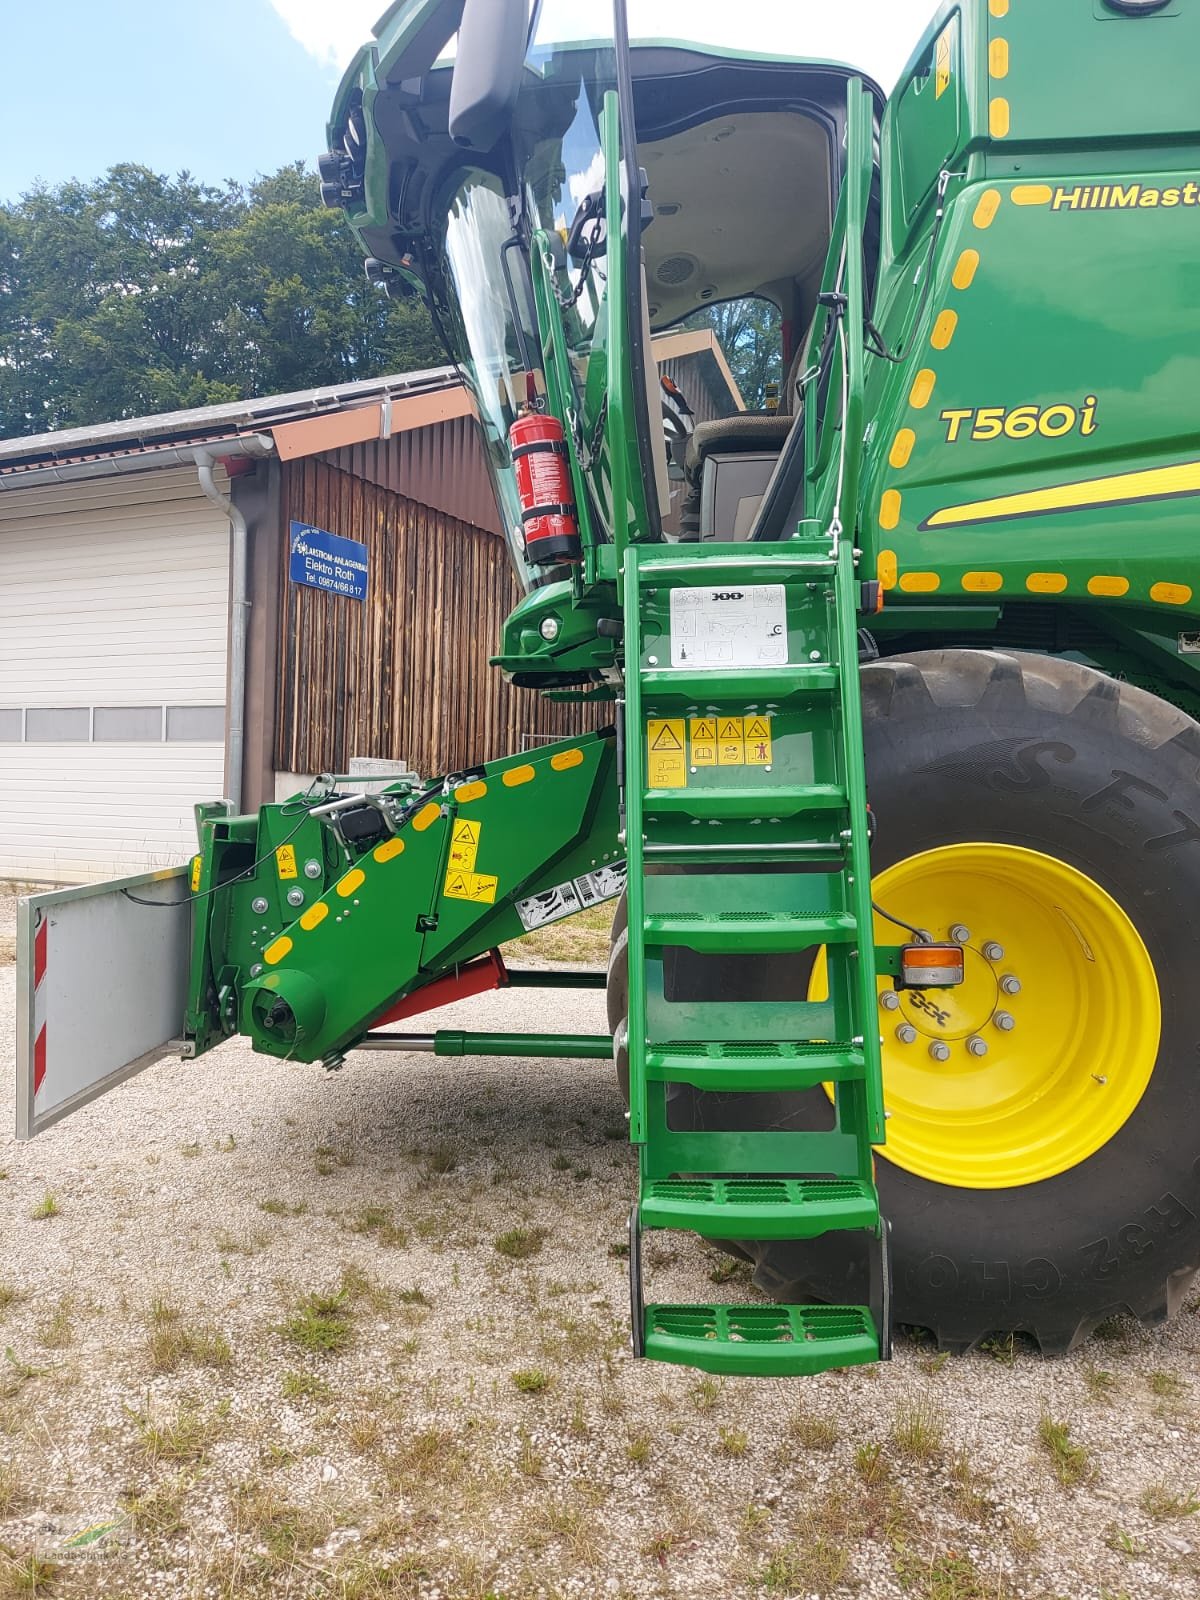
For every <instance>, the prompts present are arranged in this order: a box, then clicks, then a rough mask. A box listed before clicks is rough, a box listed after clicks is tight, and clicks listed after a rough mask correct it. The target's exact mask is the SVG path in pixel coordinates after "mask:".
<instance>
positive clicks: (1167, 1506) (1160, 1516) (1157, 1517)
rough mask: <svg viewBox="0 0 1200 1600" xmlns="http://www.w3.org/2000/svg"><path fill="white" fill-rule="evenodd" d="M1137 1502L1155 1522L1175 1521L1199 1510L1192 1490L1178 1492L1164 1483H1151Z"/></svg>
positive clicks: (1190, 1515)
mask: <svg viewBox="0 0 1200 1600" xmlns="http://www.w3.org/2000/svg"><path fill="white" fill-rule="evenodd" d="M1138 1504H1139V1505H1140V1506H1141V1508H1142V1510H1143V1511H1144V1512H1145V1513H1146V1515H1147V1516H1148V1517H1150V1518H1152V1519H1153V1520H1154V1521H1155V1522H1176V1521H1178V1520H1179V1519H1180V1518H1181V1517H1194V1516H1195V1515H1196V1513H1197V1511H1200V1500H1198V1499H1197V1498H1196V1495H1195V1492H1194V1491H1192V1490H1187V1491H1185V1492H1184V1493H1183V1494H1179V1493H1178V1492H1177V1491H1176V1490H1174V1489H1171V1488H1169V1487H1168V1486H1167V1485H1166V1484H1165V1483H1152V1484H1151V1485H1150V1487H1149V1488H1148V1489H1147V1490H1146V1491H1145V1493H1144V1494H1143V1495H1142V1497H1141V1499H1140V1500H1139V1501H1138Z"/></svg>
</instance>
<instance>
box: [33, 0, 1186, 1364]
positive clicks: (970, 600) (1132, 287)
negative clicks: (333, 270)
mask: <svg viewBox="0 0 1200 1600" xmlns="http://www.w3.org/2000/svg"><path fill="white" fill-rule="evenodd" d="M587 9H588V13H589V17H590V18H591V19H594V28H595V32H594V35H593V36H592V37H589V38H588V39H586V40H584V41H575V42H562V41H560V40H558V39H555V38H553V37H552V36H551V35H550V30H549V27H548V25H544V24H543V23H542V21H541V20H540V18H539V7H538V6H537V5H536V4H535V5H533V6H532V8H531V6H530V4H529V0H398V3H397V4H395V5H393V6H392V7H391V9H390V10H389V11H388V12H387V14H386V15H385V16H384V17H383V19H382V20H381V21H380V23H379V24H378V26H377V28H376V30H375V38H374V40H373V41H372V42H371V43H370V44H368V45H367V46H366V47H365V48H364V49H363V50H362V51H360V53H359V55H358V56H357V58H356V59H355V61H354V62H353V64H352V66H351V67H350V69H349V71H348V72H347V74H346V77H345V79H344V81H343V83H342V85H341V88H340V90H339V92H338V96H337V100H336V104H335V106H334V110H333V114H332V118H331V121H330V125H329V142H330V150H329V152H328V153H327V154H326V155H325V156H324V157H323V158H322V161H321V176H322V179H323V192H324V196H325V199H326V200H327V202H328V203H329V204H330V205H333V206H338V207H341V208H343V209H344V211H345V213H346V216H347V217H348V219H349V222H350V224H351V226H352V227H353V229H354V230H355V232H356V234H357V235H358V237H359V238H360V239H361V241H362V244H363V247H364V251H365V252H366V255H367V258H368V259H367V272H368V275H369V276H370V277H371V278H372V279H373V280H375V281H376V282H378V283H379V284H380V285H382V286H383V287H384V288H385V289H386V290H387V292H389V293H392V294H408V293H414V292H415V293H419V294H421V295H423V296H424V297H425V299H426V301H427V303H428V305H429V307H430V309H431V311H432V313H433V316H434V319H435V322H436V324H437V327H438V329H439V331H440V334H441V336H442V338H443V340H444V341H445V344H446V346H447V349H448V350H449V351H450V353H451V355H452V357H453V358H454V359H455V360H456V361H457V362H458V363H459V364H460V366H461V368H462V370H463V373H464V375H465V377H466V379H467V381H468V382H469V384H470V386H471V389H472V391H473V393H474V397H475V400H476V403H477V407H478V413H479V419H480V423H481V426H482V429H483V432H484V435H485V437H486V442H487V448H488V453H489V459H490V461H491V465H492V469H493V474H494V479H495V487H496V493H497V497H498V500H499V504H500V507H501V511H502V514H503V518H504V521H505V524H506V526H507V530H508V540H509V544H510V547H511V552H512V558H513V562H514V564H515V566H516V569H517V572H518V574H519V575H520V578H521V582H522V586H523V590H524V593H523V597H522V599H521V601H520V603H519V604H518V606H517V607H516V609H515V610H514V612H513V613H512V615H511V616H510V617H509V619H508V621H507V623H506V625H505V629H504V636H503V638H502V639H501V640H500V641H499V647H498V653H497V655H496V657H495V662H496V665H497V666H498V667H499V668H500V669H501V670H502V671H503V672H504V673H505V674H506V676H507V677H508V678H509V680H510V681H511V682H512V683H514V684H516V685H519V686H521V687H525V688H528V689H530V690H536V691H538V692H541V693H544V694H547V695H551V696H555V697H558V698H564V699H570V700H576V701H584V702H587V703H589V704H591V703H592V702H595V703H596V713H595V722H596V729H597V731H596V732H595V733H593V734H590V735H588V736H585V737H581V738H579V739H575V740H570V741H566V742H564V743H561V744H558V745H553V746H548V747H546V748H543V749H539V750H538V751H537V752H536V754H518V755H512V756H509V757H506V758H504V759H501V760H497V761H490V762H487V763H485V764H483V765H480V766H478V767H476V768H473V769H471V770H469V771H464V772H455V773H449V774H447V775H445V776H444V777H442V778H438V779H437V780H436V781H432V782H420V783H411V784H407V785H393V786H391V787H390V788H387V789H384V790H383V791H382V792H381V793H378V794H373V795H364V794H361V793H356V792H354V791H353V790H352V789H351V788H349V787H348V786H347V785H346V784H345V783H342V784H341V785H340V786H338V787H334V788H331V787H329V786H326V787H325V788H324V789H322V790H321V791H320V792H316V793H314V792H311V791H310V792H309V793H308V794H306V795H304V796H297V797H296V798H294V799H293V800H291V801H289V802H287V803H284V804H282V805H273V806H265V807H264V808H263V809H262V811H261V812H260V813H259V815H258V816H256V817H254V816H232V815H229V814H228V810H227V808H226V807H224V806H221V805H213V806H207V807H202V808H200V819H201V821H200V835H201V846H200V853H199V854H198V856H197V857H196V859H195V862H194V863H193V867H192V873H191V884H190V892H191V895H192V896H193V899H192V901H191V910H190V913H189V914H190V916H191V918H192V929H191V939H190V951H191V954H190V963H191V964H190V972H189V979H188V985H187V992H188V999H187V1015H186V1023H185V1025H184V1030H183V1031H184V1041H185V1042H184V1050H185V1053H187V1054H190V1055H195V1056H199V1055H200V1054H202V1053H203V1052H204V1051H206V1050H208V1049H210V1048H211V1047H213V1046H214V1045H216V1044H218V1043H220V1042H221V1041H222V1040H223V1039H224V1038H226V1037H228V1036H230V1035H233V1034H242V1035H245V1036H246V1037H248V1038H249V1039H250V1040H251V1041H252V1042H253V1044H254V1047H255V1048H256V1049H257V1050H260V1051H263V1052H266V1053H268V1054H271V1055H275V1056H278V1057H279V1058H280V1059H281V1060H287V1061H311V1062H324V1063H325V1064H326V1065H327V1066H329V1067H334V1066H339V1065H341V1063H342V1062H343V1060H344V1058H345V1057H346V1055H347V1053H348V1052H350V1051H352V1050H354V1049H356V1048H360V1047H363V1046H364V1045H365V1046H367V1047H373V1048H397V1049H414V1048H426V1049H434V1050H436V1051H438V1052H439V1053H443V1054H447V1053H451V1054H470V1055H486V1054H500V1055H504V1054H508V1055H520V1056H530V1055H543V1056H547V1057H567V1058H577V1057H596V1058H598V1059H599V1058H605V1059H608V1058H610V1057H611V1058H612V1059H614V1060H615V1066H616V1073H617V1078H618V1082H619V1086H620V1091H621V1093H623V1094H624V1096H625V1099H626V1104H627V1106H628V1115H629V1129H630V1137H631V1139H632V1141H633V1143H634V1145H635V1146H636V1148H637V1150H638V1153H639V1159H640V1176H639V1189H638V1193H637V1196H636V1199H635V1204H634V1207H633V1213H632V1218H631V1225H630V1287H631V1305H632V1337H633V1346H634V1349H635V1351H636V1352H637V1353H638V1354H640V1355H645V1356H647V1357H653V1358H658V1359H661V1360H667V1361H675V1362H682V1363H686V1364H690V1365H693V1366H697V1367H702V1368H705V1369H708V1370H711V1371H715V1372H729V1373H775V1374H790V1373H795V1374H801V1373H812V1372H817V1371H820V1370H823V1369H825V1368H828V1367H832V1366H844V1365H848V1364H852V1363H855V1362H866V1361H873V1360H876V1359H879V1358H881V1357H885V1356H886V1355H887V1354H888V1349H889V1338H890V1328H891V1326H892V1325H893V1323H894V1322H896V1321H899V1322H903V1323H910V1324H917V1325H920V1326H923V1327H925V1328H927V1329H929V1330H931V1331H932V1333H933V1334H934V1335H935V1337H936V1338H937V1340H938V1342H939V1344H940V1345H941V1346H943V1347H945V1348H950V1349H958V1350H961V1349H966V1348H969V1347H970V1346H971V1345H973V1344H975V1343H977V1342H978V1341H979V1340H980V1339H982V1338H984V1337H986V1336H988V1335H991V1334H995V1333H997V1332H999V1333H1023V1334H1026V1335H1029V1336H1030V1337H1032V1338H1033V1339H1034V1340H1036V1341H1037V1342H1038V1343H1039V1344H1040V1346H1041V1348H1042V1349H1043V1350H1045V1351H1047V1352H1058V1351H1064V1350H1067V1349H1069V1348H1071V1347H1072V1346H1073V1345H1075V1344H1076V1343H1077V1342H1078V1341H1079V1340H1081V1339H1082V1338H1084V1337H1086V1335H1087V1334H1088V1333H1089V1332H1090V1331H1091V1330H1092V1329H1093V1328H1094V1327H1095V1326H1096V1325H1097V1324H1098V1323H1099V1322H1100V1321H1101V1320H1102V1319H1104V1318H1106V1317H1108V1316H1109V1315H1111V1314H1112V1313H1114V1312H1118V1311H1126V1312H1129V1313H1132V1314H1133V1315H1135V1316H1137V1317H1140V1318H1141V1319H1143V1320H1144V1321H1146V1322H1157V1321H1161V1320H1163V1319H1165V1318H1166V1317H1167V1316H1169V1315H1170V1314H1171V1313H1172V1311H1174V1310H1175V1309H1176V1307H1177V1306H1178V1305H1179V1303H1180V1300H1181V1297H1182V1295H1183V1293H1184V1290H1185V1289H1186V1286H1187V1285H1188V1283H1189V1281H1190V1280H1191V1278H1192V1275H1193V1273H1194V1272H1195V1270H1196V1268H1197V1266H1198V1265H1200V1137H1198V1134H1197V1129H1198V1128H1200V1115H1198V1113H1200V1009H1198V1008H1197V1007H1196V1006H1195V1004H1194V1001H1195V998H1196V997H1195V996H1194V995H1193V996H1192V998H1191V999H1189V997H1188V989H1189V987H1190V984H1191V983H1192V982H1194V981H1195V979H1194V978H1193V979H1189V978H1188V976H1187V974H1188V972H1189V971H1191V972H1193V973H1195V972H1196V970H1197V968H1196V959H1197V950H1198V948H1200V787H1198V784H1197V779H1198V777H1200V727H1198V726H1197V721H1196V719H1197V717H1200V670H1198V669H1200V398H1198V397H1200V265H1198V263H1200V94H1197V90H1196V84H1195V71H1194V64H1195V62H1196V61H1197V60H1200V0H958V3H956V4H950V3H947V4H944V5H943V6H942V7H941V9H940V10H939V12H938V14H937V15H936V17H935V18H934V19H933V21H932V23H931V25H930V27H929V29H928V30H927V31H926V33H925V35H924V37H923V38H922V39H921V41H920V42H919V44H918V45H917V48H916V50H915V53H914V54H913V56H912V58H911V61H910V63H909V65H908V67H907V68H906V70H905V71H904V73H903V74H902V75H901V78H900V81H899V84H898V86H897V88H896V90H895V92H894V94H893V95H892V97H891V99H890V100H885V97H884V96H883V95H882V94H881V92H880V91H879V90H878V88H877V87H876V86H875V85H874V84H872V83H870V82H869V81H867V80H866V79H864V78H863V77H862V76H860V75H858V74H856V73H855V72H854V71H853V70H852V69H850V68H847V67H843V66H838V65H835V64H832V63H829V62H825V61H815V60H793V59H784V58H782V57H777V56H757V55H750V54H742V53H736V52H717V51H715V50H713V49H710V48H708V47H701V46H695V45H689V44H682V43H675V42H668V41H663V40H656V41H652V42H648V43H639V44H635V45H633V46H632V47H631V45H630V43H629V41H628V30H627V24H626V17H625V5H624V0H615V4H613V5H612V6H610V5H609V4H608V3H607V0H595V3H594V4H592V5H590V7H588V8H587ZM531 11H532V14H531ZM589 25H590V24H589ZM751 297H758V298H759V299H761V300H764V301H766V302H769V303H770V305H771V306H772V307H774V308H776V310H777V312H778V322H779V326H780V330H781V331H780V349H779V352H778V355H779V371H780V374H781V377H782V383H781V394H780V403H779V406H778V409H777V410H773V411H768V410H763V411H762V412H760V413H751V412H748V411H736V412H734V413H733V414H731V415H729V416H725V417H721V416H716V417H707V418H706V419H705V420H703V421H700V422H696V420H695V417H694V416H693V415H692V414H691V413H692V408H691V406H690V405H689V403H688V397H687V395H686V393H684V394H682V395H681V394H680V392H679V390H678V388H675V387H672V386H670V385H668V386H666V387H665V388H664V387H663V386H662V385H661V384H660V380H659V377H658V373H657V369H656V366H655V361H654V354H653V347H652V336H653V334H654V333H656V332H657V331H659V330H662V329H666V328H668V327H671V326H672V325H674V324H676V323H678V322H680V321H681V320H682V319H683V318H685V317H688V316H689V315H692V314H694V313H696V312H697V311H700V310H703V309H704V308H705V307H712V306H720V305H723V304H725V303H727V302H730V301H737V300H746V299H749V298H751ZM731 409H732V408H731ZM868 802H869V803H868ZM617 897H620V904H619V906H618V909H617V916H616V921H615V928H614V943H613V948H612V959H611V962H610V966H609V971H608V979H607V993H608V1010H609V1018H610V1023H611V1028H612V1036H611V1038H610V1037H608V1036H603V1037H590V1036H579V1035H570V1034H562V1035H554V1036H545V1035H527V1034H512V1035H496V1034H491V1035H482V1034H469V1033H461V1032H447V1031H443V1032H438V1033H433V1034H428V1035H414V1034H411V1033H408V1032H405V1031H404V1030H403V1028H400V1029H397V1027H396V1025H397V1024H398V1023H401V1022H402V1021H403V1019H404V1018H405V1017H406V1016H409V1015H414V1014H417V1013H424V1012H426V1011H428V1010H429V1009H430V1008H431V1007H433V1006H436V1005H437V1004H439V1003H441V1002H442V1001H444V1000H449V999H453V998H456V997H460V996H462V995H464V994H469V993H472V992H477V991H479V990H482V989H485V988H489V987H496V986H498V985H499V984H502V983H504V982H506V981H528V980H529V977H530V975H529V974H507V973H506V972H505V970H504V968H503V964H502V962H501V961H500V958H499V956H498V954H497V953H496V952H497V947H498V946H499V945H500V944H502V943H503V942H504V941H506V940H509V939H512V938H514V937H516V936H519V935H520V934H522V933H523V932H524V931H526V930H527V929H530V928H534V927H537V926H539V925H541V924H542V923H544V922H547V921H551V920H554V919H555V918H557V917H560V916H568V915H570V914H572V913H574V912H576V911H578V910H580V909H581V908H582V907H585V906H588V905H591V904H594V903H596V902H598V901H603V900H612V899H616V898H617ZM537 981H538V982H543V983H544V982H554V983H559V984H561V985H563V986H569V985H572V984H573V985H576V986H580V985H585V986H586V985H587V984H588V983H589V981H590V980H589V975H587V974H583V975H578V974H566V973H563V974H539V975H537ZM615 1093H616V1090H614V1094H615ZM26 1109H27V1111H29V1112H30V1114H31V1115H32V1116H33V1120H34V1122H36V1111H37V1106H36V1100H34V1101H33V1102H31V1103H30V1105H27V1108H26ZM647 1229H683V1230H689V1231H693V1232H695V1233H698V1234H701V1235H703V1236H704V1237H705V1238H707V1239H710V1240H714V1241H717V1242H718V1243H719V1244H720V1245H721V1246H722V1247H723V1248H724V1249H726V1250H728V1251H730V1252H732V1253H734V1254H736V1255H740V1256H742V1257H744V1258H746V1259H747V1260H749V1261H751V1262H752V1263H753V1264H754V1268H755V1274H754V1281H755V1283H756V1285H757V1286H758V1288H759V1290H761V1291H764V1293H765V1298H762V1297H760V1298H757V1299H754V1300H752V1301H750V1302H748V1303H739V1304H731V1305H718V1304H701V1305H674V1304H672V1305H667V1304H660V1303H657V1302H655V1301H654V1300H653V1298H652V1297H651V1295H650V1293H649V1291H650V1289H651V1288H652V1286H651V1285H644V1283H643V1274H642V1261H641V1250H640V1244H641V1239H642V1235H643V1233H644V1231H645V1230H647Z"/></svg>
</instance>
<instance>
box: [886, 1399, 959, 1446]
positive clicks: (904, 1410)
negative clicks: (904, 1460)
mask: <svg viewBox="0 0 1200 1600" xmlns="http://www.w3.org/2000/svg"><path fill="white" fill-rule="evenodd" d="M945 1436H946V1422H945V1417H944V1415H943V1412H942V1408H941V1407H940V1406H939V1405H937V1404H936V1402H934V1401H933V1400H927V1399H916V1400H902V1401H901V1402H900V1404H899V1405H898V1406H897V1407H896V1418H895V1421H894V1422H893V1423H892V1443H893V1444H894V1445H895V1447H896V1449H897V1450H898V1451H899V1452H900V1454H901V1455H902V1456H908V1457H909V1458H910V1459H911V1460H913V1461H932V1460H933V1459H934V1457H935V1456H937V1455H939V1454H940V1453H941V1449H942V1443H943V1441H944V1439H945Z"/></svg>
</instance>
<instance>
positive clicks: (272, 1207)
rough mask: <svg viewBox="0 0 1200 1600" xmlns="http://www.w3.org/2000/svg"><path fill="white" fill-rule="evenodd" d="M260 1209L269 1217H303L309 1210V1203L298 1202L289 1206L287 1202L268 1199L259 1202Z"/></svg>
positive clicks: (305, 1201)
mask: <svg viewBox="0 0 1200 1600" xmlns="http://www.w3.org/2000/svg"><path fill="white" fill-rule="evenodd" d="M258 1209H259V1210H260V1211H265V1212H266V1213H267V1215H268V1216H269V1217H302V1216H304V1214H305V1212H306V1211H307V1210H308V1201H307V1200H296V1201H294V1202H292V1203H291V1204H289V1202H288V1201H286V1200H276V1199H274V1198H268V1199H266V1200H260V1201H259V1202H258Z"/></svg>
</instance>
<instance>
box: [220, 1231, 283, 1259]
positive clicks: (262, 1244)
mask: <svg viewBox="0 0 1200 1600" xmlns="http://www.w3.org/2000/svg"><path fill="white" fill-rule="evenodd" d="M213 1239H214V1242H215V1243H216V1246H217V1252H218V1254H220V1255H223V1256H256V1255H258V1253H259V1251H260V1250H265V1249H266V1248H267V1246H268V1245H269V1244H270V1242H271V1236H270V1234H267V1233H261V1232H259V1231H258V1229H255V1230H254V1232H253V1233H243V1234H236V1233H231V1232H230V1231H229V1229H228V1228H218V1229H217V1231H216V1233H215V1234H214V1235H213Z"/></svg>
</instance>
